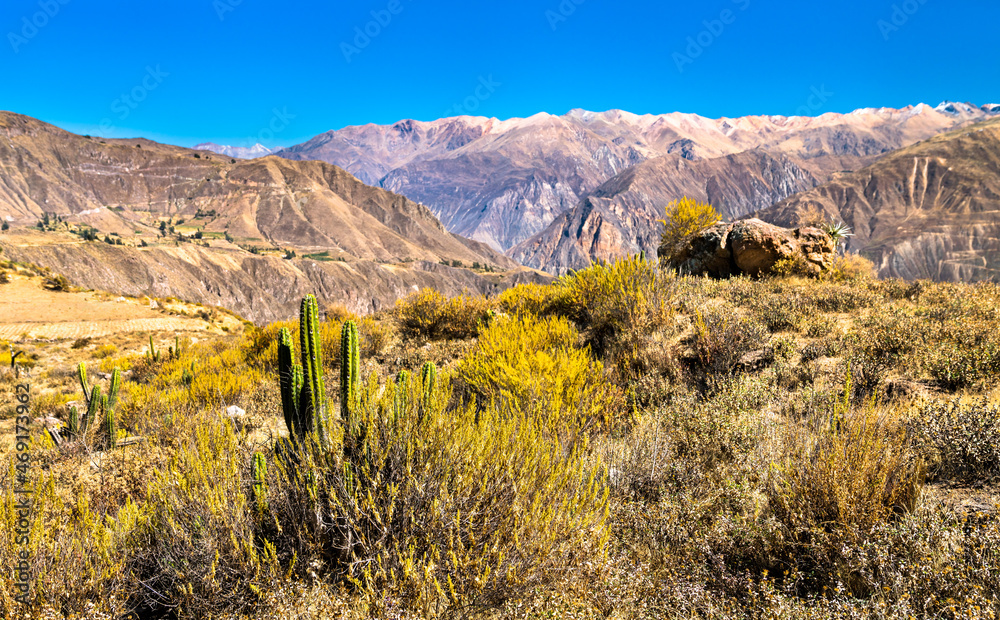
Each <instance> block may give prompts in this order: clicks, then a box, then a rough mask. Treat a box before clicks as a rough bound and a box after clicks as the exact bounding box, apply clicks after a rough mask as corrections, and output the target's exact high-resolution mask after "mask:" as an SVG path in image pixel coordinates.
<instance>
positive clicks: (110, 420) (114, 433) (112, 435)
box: [101, 396, 118, 449]
mask: <svg viewBox="0 0 1000 620" xmlns="http://www.w3.org/2000/svg"><path fill="white" fill-rule="evenodd" d="M108 401H109V398H108V397H107V396H102V397H101V406H102V407H103V408H104V433H105V434H106V435H107V436H108V449H111V448H114V447H115V446H116V445H117V444H118V424H117V423H116V421H115V408H114V407H112V406H110V405H109V404H108Z"/></svg>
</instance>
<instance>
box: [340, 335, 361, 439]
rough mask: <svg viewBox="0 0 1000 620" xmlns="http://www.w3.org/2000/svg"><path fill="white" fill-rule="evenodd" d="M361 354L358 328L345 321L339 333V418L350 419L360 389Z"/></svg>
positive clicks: (345, 421)
mask: <svg viewBox="0 0 1000 620" xmlns="http://www.w3.org/2000/svg"><path fill="white" fill-rule="evenodd" d="M360 365H361V352H360V350H359V347H358V326H357V325H356V324H355V323H354V321H346V322H345V323H344V327H343V328H342V329H341V332H340V418H341V420H343V421H344V423H345V424H346V423H348V422H349V420H350V419H351V410H352V409H354V408H355V406H356V405H357V400H358V393H359V391H360V387H361V377H360V375H361V372H360Z"/></svg>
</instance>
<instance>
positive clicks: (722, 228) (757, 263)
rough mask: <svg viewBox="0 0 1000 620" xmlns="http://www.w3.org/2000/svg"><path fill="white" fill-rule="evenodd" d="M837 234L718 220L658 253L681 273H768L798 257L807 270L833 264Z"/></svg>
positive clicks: (721, 275) (723, 275)
mask: <svg viewBox="0 0 1000 620" xmlns="http://www.w3.org/2000/svg"><path fill="white" fill-rule="evenodd" d="M835 252H836V246H835V244H834V241H833V239H832V238H831V237H830V236H829V235H828V234H826V233H825V232H823V231H822V230H820V229H818V228H809V227H803V228H796V229H788V228H781V227H780V226H775V225H773V224H768V223H767V222H763V221H761V220H758V219H752V220H741V221H738V222H733V223H731V224H716V225H715V226H712V227H710V228H708V229H706V230H704V231H702V232H701V233H699V234H697V235H695V236H694V237H692V238H690V239H687V240H685V241H683V242H682V243H681V244H680V245H679V247H675V248H671V247H666V246H663V245H661V246H660V248H659V250H658V255H659V256H660V257H661V259H664V261H665V262H666V264H667V266H669V267H672V268H674V269H677V270H678V271H679V272H680V273H683V274H690V275H707V276H711V277H713V278H728V277H730V276H734V275H740V274H746V275H750V276H761V275H767V274H770V273H772V272H773V268H774V266H775V264H777V263H778V262H779V261H785V260H794V261H796V262H797V263H798V265H799V268H800V269H801V270H803V271H804V272H805V273H807V274H809V275H819V274H820V273H821V272H822V271H824V270H826V269H829V267H830V264H831V263H832V261H833V258H834V256H835Z"/></svg>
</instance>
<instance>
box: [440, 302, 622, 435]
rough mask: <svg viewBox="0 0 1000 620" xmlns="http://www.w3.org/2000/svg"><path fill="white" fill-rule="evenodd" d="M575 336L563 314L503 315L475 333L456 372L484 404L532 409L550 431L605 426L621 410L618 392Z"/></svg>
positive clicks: (521, 409) (513, 408) (619, 393)
mask: <svg viewBox="0 0 1000 620" xmlns="http://www.w3.org/2000/svg"><path fill="white" fill-rule="evenodd" d="M578 338H579V336H578V334H577V332H576V330H575V329H574V328H573V326H572V325H571V324H570V323H569V321H567V320H566V319H565V318H562V317H549V318H541V319H540V318H536V317H533V316H531V315H527V316H524V317H518V318H511V317H503V318H500V319H498V320H497V321H495V322H494V323H493V324H491V325H490V326H489V327H488V328H487V329H486V330H485V331H484V332H483V333H482V334H480V336H479V340H478V342H477V343H476V346H475V348H474V349H473V350H472V351H471V352H470V353H469V354H468V355H467V356H466V357H465V359H463V360H462V363H461V365H460V367H459V375H460V376H461V377H462V378H463V379H464V380H465V382H466V383H467V384H468V385H469V387H470V388H471V389H472V390H473V391H474V392H475V393H476V394H477V395H479V397H480V398H481V400H482V402H483V403H490V402H497V403H501V404H502V405H503V406H504V407H507V408H509V409H511V410H513V411H529V410H530V411H533V412H534V414H535V415H540V416H542V422H543V423H544V424H545V425H546V427H547V428H549V429H553V430H563V429H567V428H568V429H571V430H572V431H578V430H584V429H588V428H591V427H593V426H595V425H606V424H607V423H609V422H611V421H612V420H613V419H614V418H615V416H616V414H618V413H620V412H621V411H622V410H623V407H622V395H621V392H620V390H619V389H618V387H617V386H615V385H614V384H612V383H611V382H610V381H609V380H608V379H607V378H606V377H605V375H604V369H603V366H602V364H601V363H600V362H598V361H595V360H593V359H591V357H590V355H589V354H588V352H587V351H586V350H583V349H579V348H577V346H576V345H577V340H578Z"/></svg>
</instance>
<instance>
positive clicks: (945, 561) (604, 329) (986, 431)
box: [0, 259, 1000, 619]
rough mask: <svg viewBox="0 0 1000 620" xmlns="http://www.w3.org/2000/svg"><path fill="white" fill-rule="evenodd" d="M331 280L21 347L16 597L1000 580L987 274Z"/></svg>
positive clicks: (834, 586)
mask: <svg viewBox="0 0 1000 620" xmlns="http://www.w3.org/2000/svg"><path fill="white" fill-rule="evenodd" d="M320 301H323V302H324V304H325V305H324V306H323V307H324V308H325V318H324V317H321V316H320V315H319V312H318V308H319V307H320V306H319V301H317V300H314V299H312V298H307V300H306V302H305V303H304V304H303V307H302V311H301V313H300V314H301V317H300V320H299V321H295V322H281V323H275V324H273V325H269V326H263V327H260V328H252V329H248V330H247V332H245V333H244V334H243V335H240V336H231V337H229V338H228V340H226V341H217V342H211V343H209V342H199V343H194V342H192V341H190V340H188V341H184V342H183V343H182V341H181V340H180V339H174V338H173V337H171V338H170V340H169V341H171V342H173V345H172V346H171V347H169V351H170V352H169V355H168V354H166V349H164V351H162V352H161V351H159V350H157V348H156V346H154V345H156V344H157V343H158V342H165V341H167V340H166V338H165V336H164V335H162V334H161V335H157V336H155V338H151V339H150V342H149V346H148V350H147V351H143V350H142V349H143V348H144V347H142V346H141V345H142V343H141V342H133V345H132V346H131V347H126V346H124V345H122V346H120V347H119V348H118V349H115V350H110V349H108V350H109V353H108V355H107V357H106V358H105V359H103V360H102V361H101V363H100V364H99V368H98V369H97V370H95V371H93V374H94V375H95V377H96V378H97V380H96V381H94V380H93V378H88V376H87V369H86V367H78V369H77V373H75V374H69V375H68V376H62V375H59V374H58V373H53V372H52V369H50V368H48V367H46V366H45V364H46V363H47V360H46V358H44V357H42V358H39V359H36V360H34V361H33V363H34V364H35V366H36V368H37V367H38V366H39V365H41V366H43V367H46V369H47V370H48V371H49V373H48V374H47V375H46V376H47V377H48V378H47V379H46V380H47V381H51V382H52V384H51V389H50V390H49V391H48V392H46V395H45V397H44V398H40V399H39V407H40V408H41V407H44V411H45V412H46V413H48V414H49V415H52V416H55V417H58V418H60V419H62V420H63V421H65V423H66V425H67V426H68V427H69V428H71V429H72V430H71V432H70V434H69V436H70V437H72V440H71V441H68V442H65V443H64V444H63V445H62V446H60V447H56V446H55V445H54V444H52V443H51V442H49V443H44V442H42V441H39V442H37V443H38V444H39V445H38V446H37V448H36V456H35V458H37V460H38V462H39V463H41V464H42V465H43V466H42V467H37V468H35V470H34V471H35V473H34V474H33V475H35V476H36V479H35V484H34V486H33V487H32V500H33V502H34V503H33V506H34V507H35V508H34V509H33V510H34V511H35V512H34V513H33V514H35V515H36V517H35V521H36V522H35V523H34V524H33V526H32V536H33V538H32V545H33V551H32V553H33V555H32V560H31V562H32V569H33V570H34V571H35V573H34V574H36V575H38V584H37V589H36V590H35V591H36V592H37V593H38V596H37V599H36V600H35V601H34V602H33V603H32V607H30V608H29V611H30V612H31V613H36V614H37V615H42V614H43V613H45V612H44V611H43V610H44V609H46V608H47V609H48V610H49V611H50V612H52V613H54V612H56V611H58V613H61V614H63V615H66V616H69V617H73V616H74V615H75V616H76V617H87V616H91V617H96V616H97V615H98V614H100V613H103V614H107V615H114V616H116V617H121V616H123V615H125V614H126V613H127V612H133V613H136V614H139V615H140V616H144V617H155V616H157V615H162V614H164V613H172V614H175V615H176V617H207V616H209V615H211V616H212V617H295V616H296V615H298V616H301V617H347V618H369V617H378V618H382V617H399V618H404V617H405V618H409V617H441V618H445V617H495V618H507V617H518V618H521V617H526V618H542V617H576V618H594V619H596V618H604V617H612V618H614V617H621V618H624V617H641V618H690V617H711V618H724V619H728V618H733V619H735V618H764V617H781V618H803V619H805V618H821V619H834V618H838V619H839V618H897V617H904V618H909V617H914V618H921V619H930V618H984V619H985V618H990V617H995V612H996V611H997V610H998V609H1000V594H998V593H1000V553H998V549H1000V506H998V505H997V504H998V503H1000V491H998V485H997V483H998V481H1000V452H998V448H997V446H1000V411H998V407H997V402H996V398H997V387H998V379H1000V334H997V333H996V332H997V330H996V325H997V324H998V323H1000V315H998V312H1000V311H998V310H997V308H998V307H1000V306H998V303H997V302H998V301H1000V287H998V286H997V285H995V284H977V285H957V284H934V283H929V282H917V283H912V282H903V281H894V280H887V281H879V280H875V279H873V278H871V277H869V275H867V274H860V275H851V276H846V275H845V276H843V277H840V276H838V277H831V278H823V279H819V280H816V279H802V278H798V277H795V276H789V277H770V278H766V279H761V280H753V279H749V278H743V277H741V278H733V279H730V280H723V281H713V280H708V279H703V278H692V277H684V276H678V275H676V274H673V273H671V272H667V271H666V270H659V269H657V268H656V266H655V265H654V264H653V263H652V262H651V261H645V260H639V259H629V260H620V261H616V262H614V263H609V264H598V265H594V266H592V267H590V268H588V269H586V270H582V271H580V272H577V273H572V274H570V275H568V276H566V277H564V278H561V279H560V280H558V281H557V282H555V283H554V284H552V285H548V286H544V285H521V286H518V287H515V288H513V289H510V290H508V291H505V292H503V293H501V294H499V295H497V296H496V297H492V298H485V297H477V296H470V295H465V296H459V297H456V298H452V299H449V298H447V297H445V296H444V295H441V294H440V293H437V292H435V291H431V290H428V289H425V290H422V291H418V292H416V293H413V294H412V295H410V296H409V297H407V298H405V299H403V300H401V301H400V302H399V303H398V304H397V306H396V307H395V308H394V309H393V310H392V311H389V312H383V313H379V314H377V315H375V316H368V317H359V316H357V315H355V314H353V313H352V312H350V311H349V310H348V309H347V307H345V306H343V305H342V304H343V300H337V299H328V300H320ZM294 343H297V344H294ZM40 346H41V345H40ZM45 346H56V345H45ZM60 346H62V347H64V348H63V349H62V350H63V351H64V352H65V351H73V352H74V353H76V354H77V355H80V356H97V351H98V350H100V349H102V348H103V347H113V346H114V345H112V344H110V343H103V342H101V343H100V346H99V347H98V348H97V349H95V351H93V352H91V351H90V350H89V349H76V350H74V349H73V348H72V346H73V343H72V341H68V342H66V343H64V344H62V345H60ZM83 347H87V345H83ZM296 347H298V351H296V350H295V348H296ZM6 348H7V347H2V349H6ZM2 349H0V365H2V364H4V360H5V359H6V360H7V361H6V364H7V365H9V353H7V357H6V358H5V357H3V356H4V354H5V353H6V351H4V350H2ZM35 353H37V352H35ZM36 357H37V355H36ZM115 368H118V369H120V372H117V373H116V372H115V370H114V369H115ZM70 370H71V368H70ZM127 371H131V372H127ZM98 372H100V373H106V374H102V375H98V374H97V373H98ZM63 374H66V373H63ZM60 382H62V383H60ZM77 383H79V386H77V385H76V384H77ZM68 384H72V385H68ZM116 386H117V388H116ZM307 386H308V387H307ZM81 389H82V390H83V392H84V399H83V400H79V397H78V396H77V394H78V392H79V390H81ZM106 392H117V394H118V397H117V403H116V406H115V405H114V404H113V403H114V400H115V399H114V398H109V401H111V403H112V404H111V406H110V407H107V406H104V405H103V403H104V398H105V396H103V395H105V393H106ZM107 396H110V395H107ZM314 396H319V397H321V398H320V399H318V400H316V401H314V400H313V397H314ZM74 397H76V398H77V399H78V402H81V403H84V405H83V406H81V407H79V408H78V409H76V410H73V409H70V408H68V407H67V406H66V401H67V400H70V399H71V398H74ZM306 402H309V403H314V404H312V405H311V407H305V408H303V403H306ZM91 403H96V404H93V405H92V404H91ZM232 405H235V406H237V407H240V408H242V409H244V410H245V412H246V415H245V416H243V417H240V418H238V419H237V418H231V417H229V416H228V414H225V413H224V412H226V411H227V408H228V407H230V406H232ZM91 408H93V412H91ZM109 411H110V412H111V413H110V415H109V413H108V412H109ZM303 412H305V413H306V414H309V413H310V412H313V413H315V412H319V414H320V415H316V416H312V417H309V416H308V415H307V416H306V417H301V416H302V414H303ZM9 415H11V413H10V412H8V411H7V410H6V409H0V420H2V419H4V418H7V417H8V416H9ZM91 419H93V420H96V423H94V424H89V422H88V421H89V420H91ZM300 419H301V420H305V421H304V422H302V421H299V420H300ZM88 424H89V425H88ZM286 427H289V428H291V429H292V432H291V434H288V432H287V431H286ZM133 435H139V436H141V437H142V440H143V443H142V447H141V448H137V447H136V446H135V445H127V444H128V443H129V442H128V441H125V437H126V436H129V437H132V436H133ZM42 444H44V445H42ZM115 446H117V447H115ZM4 458H8V457H7V456H4ZM91 462H97V463H99V464H100V467H101V470H100V472H99V474H97V475H95V474H93V473H89V472H91V471H92V470H93V467H92V466H91V465H90V463H91ZM9 471H10V470H9V468H4V470H2V471H0V478H5V477H7V478H5V482H6V480H7V479H9V476H10V475H11V474H10V473H9ZM959 485H961V486H959ZM0 489H2V490H0V493H3V494H4V495H3V498H2V499H3V501H0V522H3V523H10V520H11V519H13V518H15V514H16V513H15V512H14V511H13V508H12V507H13V506H14V504H13V501H12V497H13V495H12V493H11V491H10V489H11V485H10V484H6V483H5V484H3V485H2V486H0ZM954 494H958V497H959V499H958V500H951V499H949V498H950V497H952V496H953V495H954ZM12 530H13V528H9V527H8V528H0V562H12V561H13V559H14V557H15V556H14V554H15V553H16V552H17V551H18V549H19V547H18V546H17V545H15V544H14V542H13V537H12V535H11V531H12ZM10 579H11V577H10V575H9V574H4V575H0V614H3V615H5V616H10V615H12V614H13V611H14V610H15V607H14V602H13V600H12V598H11V597H10V595H9V594H7V593H9V592H11V589H10ZM991 612H992V613H994V616H991V615H990V613H991Z"/></svg>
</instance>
